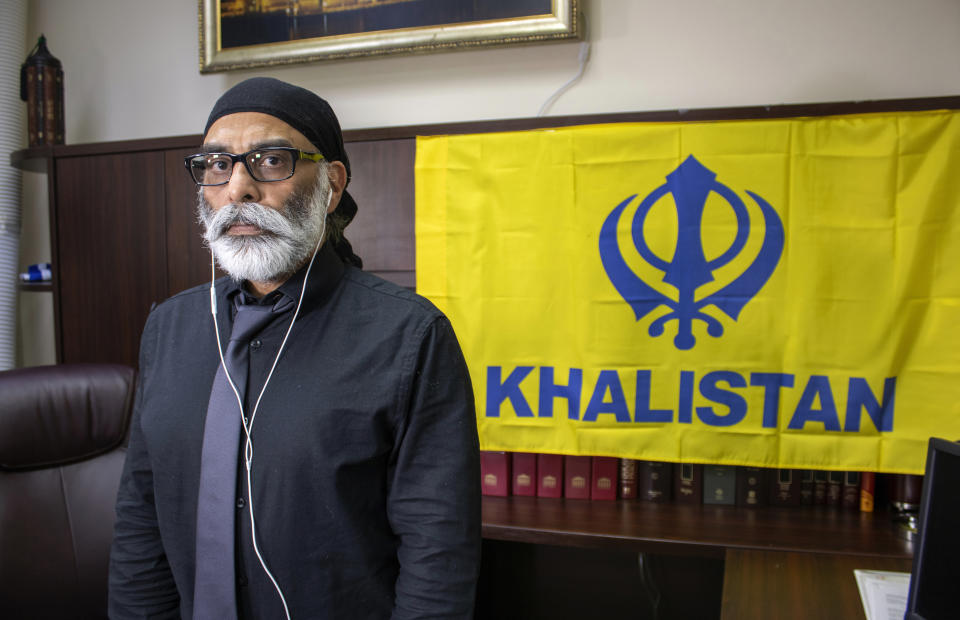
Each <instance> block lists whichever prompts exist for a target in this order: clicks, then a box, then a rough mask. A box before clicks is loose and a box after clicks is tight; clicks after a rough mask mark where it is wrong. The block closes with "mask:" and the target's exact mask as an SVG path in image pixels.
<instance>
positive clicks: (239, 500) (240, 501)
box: [237, 497, 246, 508]
mask: <svg viewBox="0 0 960 620" xmlns="http://www.w3.org/2000/svg"><path fill="white" fill-rule="evenodd" d="M245 504H246V502H244V501H243V498H242V497H241V498H238V499H237V508H243V507H244V505H245Z"/></svg>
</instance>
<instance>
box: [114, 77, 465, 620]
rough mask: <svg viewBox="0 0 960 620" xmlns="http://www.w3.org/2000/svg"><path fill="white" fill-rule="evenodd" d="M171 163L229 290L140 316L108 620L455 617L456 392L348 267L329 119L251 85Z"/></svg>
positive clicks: (445, 367)
mask: <svg viewBox="0 0 960 620" xmlns="http://www.w3.org/2000/svg"><path fill="white" fill-rule="evenodd" d="M185 163H186V165H187V168H188V171H189V172H190V174H191V176H192V178H193V179H194V181H195V182H196V183H197V184H198V185H199V186H200V188H199V197H198V202H199V205H198V210H199V216H200V219H201V221H202V223H203V225H204V229H205V232H204V238H205V240H206V242H207V243H208V245H209V246H210V249H211V252H212V254H213V256H214V257H215V258H216V261H217V263H218V264H219V265H220V267H221V268H222V269H223V270H224V271H226V272H227V273H228V274H230V277H226V278H221V279H219V280H216V282H214V283H213V284H212V286H213V291H211V285H210V284H207V285H203V286H199V287H196V288H193V289H189V290H187V291H184V292H182V293H180V294H178V295H175V296H174V297H171V298H170V299H168V300H166V301H165V302H163V303H161V304H159V305H158V306H157V307H156V308H154V309H153V311H151V313H150V316H149V318H148V319H147V323H146V326H145V328H144V332H143V337H142V341H141V352H140V380H139V384H138V389H137V397H136V403H135V410H134V416H133V420H132V422H131V430H130V446H129V451H128V454H127V462H126V466H125V469H124V473H123V478H122V480H121V484H120V491H119V496H118V500H117V523H116V529H115V536H114V544H113V548H112V552H111V562H110V603H109V605H110V616H111V617H112V618H143V617H151V618H153V617H157V618H168V617H169V618H176V617H182V618H213V619H214V620H227V618H232V617H239V618H264V619H272V618H297V619H299V618H304V619H306V618H310V619H315V618H387V617H391V616H392V617H394V618H434V617H436V618H440V617H444V618H447V617H451V618H452V617H461V618H462V617H469V616H470V615H471V614H472V610H473V597H474V588H475V583H476V578H477V573H478V565H479V542H480V533H479V532H480V525H479V510H480V509H479V484H478V479H479V471H478V468H479V466H478V459H479V457H478V443H477V435H476V420H475V417H474V415H475V414H474V408H473V394H472V390H471V386H470V380H469V377H468V374H467V370H466V366H465V364H464V361H463V357H462V354H461V352H460V348H459V346H458V344H457V341H456V337H455V335H454V333H453V331H452V329H451V327H450V324H449V322H448V321H447V320H446V318H445V317H444V316H443V315H442V314H441V313H440V312H439V311H438V310H437V309H436V308H434V307H433V306H432V305H431V304H430V303H429V302H428V301H426V300H424V299H422V298H420V297H418V296H417V295H415V294H413V293H411V292H409V291H407V290H405V289H403V288H401V287H398V286H394V285H393V284H390V283H388V282H385V281H383V280H380V279H378V278H376V277H373V276H371V275H368V274H366V273H364V272H362V271H360V269H359V268H358V267H359V266H360V259H359V258H358V257H357V256H356V255H355V254H354V253H353V251H352V249H351V246H350V244H349V243H348V242H347V240H346V239H345V238H344V236H343V228H344V227H345V226H346V224H348V223H349V222H350V220H351V218H352V217H353V215H354V214H355V213H356V209H357V206H356V203H355V202H354V201H353V199H352V198H351V197H350V195H349V194H348V193H347V192H346V191H345V189H346V185H347V183H348V181H349V178H350V174H349V173H350V162H349V160H348V159H347V156H346V153H345V152H344V149H343V140H342V136H341V133H340V126H339V123H338V122H337V119H336V117H335V116H334V114H333V111H332V110H331V109H330V107H329V106H328V105H327V103H326V102H325V101H324V100H322V99H320V98H319V97H317V96H316V95H314V94H313V93H311V92H309V91H306V90H304V89H302V88H299V87H296V86H292V85H290V84H286V83H283V82H280V81H278V80H274V79H269V78H254V79H250V80H246V81H244V82H242V83H240V84H238V85H237V86H235V87H233V88H232V89H230V90H229V91H227V92H226V93H225V94H224V95H223V96H222V97H221V98H220V99H219V100H218V101H217V103H216V105H215V106H214V108H213V111H212V112H211V114H210V117H209V120H208V121H207V126H206V130H205V132H204V139H203V152H202V153H199V154H197V155H194V156H191V157H188V158H187V159H186V161H185ZM241 403H242V408H241Z"/></svg>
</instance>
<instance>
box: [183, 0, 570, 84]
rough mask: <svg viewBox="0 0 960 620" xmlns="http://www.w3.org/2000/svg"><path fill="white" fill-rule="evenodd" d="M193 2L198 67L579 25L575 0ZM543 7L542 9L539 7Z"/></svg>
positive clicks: (438, 46) (509, 40)
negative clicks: (196, 16)
mask: <svg viewBox="0 0 960 620" xmlns="http://www.w3.org/2000/svg"><path fill="white" fill-rule="evenodd" d="M430 3H432V4H430ZM199 4H200V8H199V22H200V23H199V29H200V72H201V73H213V72H218V71H229V70H233V69H249V68H252V67H266V66H274V65H283V64H293V63H304V62H313V61H318V60H330V59H337V58H353V57H358V56H378V55H385V54H415V53H424V52H432V51H437V50H447V49H459V48H473V47H478V46H488V45H508V44H516V43H528V42H540V41H554V40H558V39H577V38H580V36H581V31H582V28H581V27H580V25H579V16H578V13H577V0H524V1H522V2H518V1H516V0H486V1H485V2H483V1H481V2H477V1H474V0H199ZM547 5H549V11H547V12H544V9H545V8H547ZM431 7H433V8H431ZM478 7H479V8H478ZM443 13H449V14H450V15H454V14H455V13H459V17H457V18H456V19H451V20H448V21H443V22H442V23H437V22H438V20H444V19H447V17H445V16H444V15H442V14H443ZM490 16H493V17H492V18H491V17H490ZM454 17H455V16H454ZM390 20H393V21H390ZM431 22H433V23H431ZM391 24H394V25H396V26H397V27H390V26H391Z"/></svg>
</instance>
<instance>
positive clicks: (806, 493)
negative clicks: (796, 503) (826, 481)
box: [800, 469, 813, 506]
mask: <svg viewBox="0 0 960 620" xmlns="http://www.w3.org/2000/svg"><path fill="white" fill-rule="evenodd" d="M800 503H801V504H803V505H804V506H812V505H813V470H812V469H804V470H801V471H800Z"/></svg>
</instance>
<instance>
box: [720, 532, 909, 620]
mask: <svg viewBox="0 0 960 620" xmlns="http://www.w3.org/2000/svg"><path fill="white" fill-rule="evenodd" d="M910 567H911V561H910V560H909V559H906V558H893V557H879V556H861V555H836V554H822V553H799V552H783V551H758V550H744V549H728V550H727V551H726V557H725V563H724V572H723V599H722V607H721V615H720V618H721V620H750V619H753V618H762V619H764V620H777V619H784V620H786V619H793V618H796V619H798V620H800V619H802V620H831V619H834V618H835V619H837V620H848V619H853V618H859V619H861V620H863V619H864V614H863V605H862V603H861V602H860V592H859V590H857V581H856V579H855V578H854V576H853V571H854V569H857V568H864V569H870V570H890V571H901V572H910Z"/></svg>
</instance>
